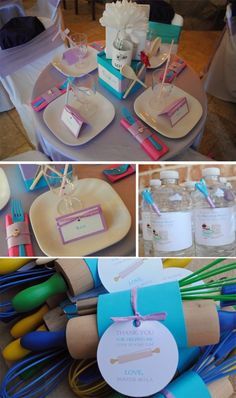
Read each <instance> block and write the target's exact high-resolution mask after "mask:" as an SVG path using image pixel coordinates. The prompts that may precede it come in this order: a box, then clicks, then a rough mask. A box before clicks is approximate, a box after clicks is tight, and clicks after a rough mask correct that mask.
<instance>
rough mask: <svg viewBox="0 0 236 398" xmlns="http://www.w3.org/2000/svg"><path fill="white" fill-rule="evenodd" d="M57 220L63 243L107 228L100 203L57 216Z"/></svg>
mask: <svg viewBox="0 0 236 398" xmlns="http://www.w3.org/2000/svg"><path fill="white" fill-rule="evenodd" d="M56 222H57V228H58V230H59V233H60V236H61V239H62V242H63V244H66V243H70V242H73V241H76V240H79V239H83V238H86V237H88V236H92V235H96V234H99V233H101V232H104V231H106V230H107V226H106V222H105V218H104V215H103V212H102V209H101V206H100V205H95V206H91V207H88V208H86V209H83V210H80V211H77V212H74V213H71V214H66V215H64V216H60V217H57V218H56Z"/></svg>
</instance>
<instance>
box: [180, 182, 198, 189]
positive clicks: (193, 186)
mask: <svg viewBox="0 0 236 398" xmlns="http://www.w3.org/2000/svg"><path fill="white" fill-rule="evenodd" d="M196 182H197V181H185V182H184V183H183V186H184V187H185V188H195V184H196Z"/></svg>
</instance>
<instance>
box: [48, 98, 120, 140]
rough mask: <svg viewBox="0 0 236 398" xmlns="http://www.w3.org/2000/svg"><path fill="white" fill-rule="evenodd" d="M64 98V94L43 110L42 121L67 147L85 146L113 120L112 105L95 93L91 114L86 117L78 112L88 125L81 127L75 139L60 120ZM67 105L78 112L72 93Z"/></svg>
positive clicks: (113, 110)
mask: <svg viewBox="0 0 236 398" xmlns="http://www.w3.org/2000/svg"><path fill="white" fill-rule="evenodd" d="M65 98H66V94H63V95H61V96H60V97H58V98H56V99H55V100H54V101H52V102H51V103H50V104H49V105H48V106H47V108H45V110H44V113H43V119H44V121H45V123H46V125H47V126H48V128H49V129H50V130H51V132H52V133H53V134H54V135H55V136H56V137H57V138H58V139H59V140H60V141H61V142H63V144H66V145H69V146H78V145H83V144H86V143H87V142H89V141H90V140H92V139H93V138H94V137H96V136H97V135H98V134H100V133H101V132H102V131H103V130H104V129H105V128H106V127H107V126H108V125H109V124H110V123H111V122H112V120H113V119H114V116H115V108H114V106H113V104H112V103H111V102H110V101H109V100H108V99H106V98H105V97H104V96H103V95H101V94H100V93H98V92H96V94H95V95H94V97H93V98H92V106H93V107H94V110H93V113H91V114H90V115H89V116H87V117H86V115H83V113H82V112H81V111H80V113H81V115H82V116H84V118H85V119H86V121H87V122H88V124H84V125H83V126H82V128H81V130H80V133H79V136H78V138H77V137H75V136H74V135H73V134H72V132H71V131H70V130H69V129H68V127H67V126H66V125H65V124H64V123H63V121H62V120H61V114H62V111H63V108H64V106H65ZM69 105H71V106H73V107H74V108H76V109H78V110H80V104H79V102H78V101H76V99H75V98H74V97H73V96H72V93H70V95H69Z"/></svg>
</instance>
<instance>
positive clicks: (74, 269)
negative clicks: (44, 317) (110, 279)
mask: <svg viewBox="0 0 236 398" xmlns="http://www.w3.org/2000/svg"><path fill="white" fill-rule="evenodd" d="M55 268H56V270H57V272H56V273H55V274H54V275H53V276H52V277H51V278H49V279H48V280H47V281H46V282H43V283H41V284H38V285H35V286H32V287H29V288H27V289H25V290H23V291H21V292H19V293H18V294H16V296H15V297H14V298H13V299H12V305H13V307H14V309H15V310H16V311H17V312H27V311H32V310H34V309H35V308H37V307H39V306H40V305H42V304H44V303H45V302H46V300H48V299H49V298H50V297H52V296H54V295H56V294H58V293H66V292H67V291H69V292H70V294H71V295H72V296H77V295H79V294H81V293H84V292H86V291H88V290H90V289H92V288H93V287H95V285H99V284H100V280H99V278H98V275H97V260H94V259H90V260H89V259H88V260H86V261H85V260H82V259H58V260H56V261H55Z"/></svg>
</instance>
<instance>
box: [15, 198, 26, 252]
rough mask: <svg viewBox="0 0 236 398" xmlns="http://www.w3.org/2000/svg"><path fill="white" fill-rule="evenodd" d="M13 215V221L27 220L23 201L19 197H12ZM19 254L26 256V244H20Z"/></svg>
mask: <svg viewBox="0 0 236 398" xmlns="http://www.w3.org/2000/svg"><path fill="white" fill-rule="evenodd" d="M11 215H12V221H13V222H22V221H25V215H24V211H23V208H22V205H21V201H20V200H18V199H12V202H11ZM19 256H20V257H25V256H26V251H25V246H24V245H19Z"/></svg>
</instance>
